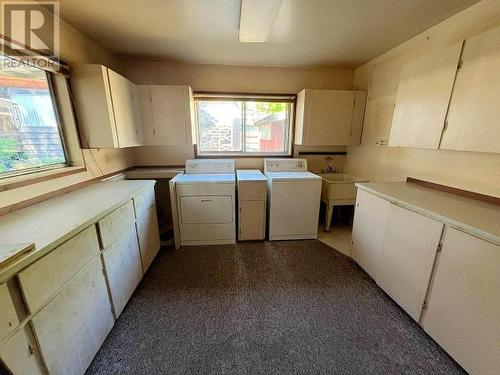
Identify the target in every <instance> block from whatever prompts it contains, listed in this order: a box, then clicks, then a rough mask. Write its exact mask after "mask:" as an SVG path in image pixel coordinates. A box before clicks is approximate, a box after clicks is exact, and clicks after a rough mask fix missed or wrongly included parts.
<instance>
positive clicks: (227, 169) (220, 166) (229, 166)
mask: <svg viewBox="0 0 500 375" xmlns="http://www.w3.org/2000/svg"><path fill="white" fill-rule="evenodd" d="M185 173H186V174H217V173H225V174H229V173H234V159H191V160H186V172H185Z"/></svg>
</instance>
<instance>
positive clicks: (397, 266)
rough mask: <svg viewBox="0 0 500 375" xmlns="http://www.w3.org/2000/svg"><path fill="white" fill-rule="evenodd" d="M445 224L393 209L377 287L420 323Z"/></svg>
mask: <svg viewBox="0 0 500 375" xmlns="http://www.w3.org/2000/svg"><path fill="white" fill-rule="evenodd" d="M442 230H443V224H442V223H440V222H438V221H435V220H432V219H429V218H428V217H425V216H422V215H420V214H417V213H415V212H412V211H409V210H406V209H404V208H401V207H398V206H396V205H394V204H391V205H390V208H389V216H388V219H387V224H386V228H385V235H384V242H383V251H382V256H381V258H380V265H381V267H382V268H381V271H382V272H380V273H379V274H378V277H377V284H379V286H380V287H381V288H382V289H384V290H385V292H386V293H387V294H389V295H390V296H391V297H392V298H393V299H394V300H395V301H396V302H397V303H398V304H399V305H400V306H401V307H402V308H403V309H404V310H405V311H406V312H407V313H408V314H409V315H410V316H411V317H412V318H413V319H415V320H416V321H417V322H418V320H419V319H420V314H421V312H422V306H423V304H424V300H425V295H426V293H427V288H428V286H429V280H430V278H431V273H432V267H433V265H434V259H435V258H436V252H437V247H438V244H439V240H440V238H441V232H442Z"/></svg>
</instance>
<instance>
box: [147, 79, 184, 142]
mask: <svg viewBox="0 0 500 375" xmlns="http://www.w3.org/2000/svg"><path fill="white" fill-rule="evenodd" d="M140 95H141V99H140V102H141V112H142V115H141V117H142V121H143V123H144V139H145V144H147V145H168V146H183V145H191V144H192V130H191V129H192V108H191V105H192V91H191V88H190V87H189V86H167V85H151V86H143V87H141V89H140Z"/></svg>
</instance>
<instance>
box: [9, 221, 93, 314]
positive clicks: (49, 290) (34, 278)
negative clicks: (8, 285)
mask: <svg viewBox="0 0 500 375" xmlns="http://www.w3.org/2000/svg"><path fill="white" fill-rule="evenodd" d="M98 254H99V242H98V240H97V233H96V229H95V225H92V226H90V227H88V228H87V229H85V230H84V231H82V232H81V233H79V234H77V235H76V236H75V237H73V238H71V239H69V240H68V241H66V242H65V243H63V244H62V245H61V246H59V247H58V248H57V249H55V250H53V251H52V252H50V253H49V254H47V255H46V256H44V257H43V258H41V259H40V260H38V261H37V262H35V263H34V264H32V265H31V266H29V267H28V268H26V269H24V270H23V271H21V272H20V273H19V275H18V276H19V282H20V284H21V288H22V289H23V294H24V298H25V300H26V304H27V305H28V308H29V309H30V310H31V311H35V310H36V309H37V308H39V307H40V306H41V305H42V304H43V303H44V302H45V301H46V300H47V299H48V298H49V297H50V296H51V295H52V294H53V293H55V292H56V291H57V290H58V289H60V288H62V287H63V285H64V283H66V282H67V281H68V280H69V279H70V278H71V277H73V275H75V274H76V273H77V272H78V271H79V270H81V269H82V268H83V267H84V266H85V264H87V263H88V262H89V261H90V260H91V259H92V258H94V257H96V256H97V255H98Z"/></svg>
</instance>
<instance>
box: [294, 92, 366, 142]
mask: <svg viewBox="0 0 500 375" xmlns="http://www.w3.org/2000/svg"><path fill="white" fill-rule="evenodd" d="M365 101H366V93H364V92H360V91H344V90H302V91H301V92H300V93H299V95H298V97H297V110H296V111H297V112H296V113H297V119H296V131H295V144H299V145H306V146H307V145H309V146H315V145H323V146H342V145H349V144H359V140H360V136H361V123H362V120H363V114H364V108H365Z"/></svg>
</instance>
